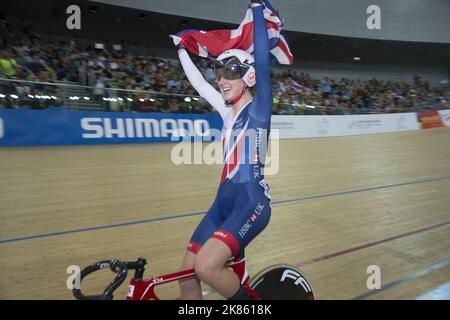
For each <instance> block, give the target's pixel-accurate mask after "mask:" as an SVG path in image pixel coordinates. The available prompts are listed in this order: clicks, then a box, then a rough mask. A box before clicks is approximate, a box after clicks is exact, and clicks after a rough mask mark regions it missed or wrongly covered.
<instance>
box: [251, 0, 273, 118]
mask: <svg viewBox="0 0 450 320" xmlns="http://www.w3.org/2000/svg"><path fill="white" fill-rule="evenodd" d="M252 2H253V3H252V12H253V25H254V36H253V42H254V51H253V52H254V55H255V71H256V103H255V104H253V106H254V110H250V112H251V114H252V115H253V116H254V117H256V118H257V119H259V120H270V117H271V114H272V109H273V97H272V81H271V79H270V55H269V53H270V47H269V35H268V33H267V29H266V26H265V23H266V22H265V19H264V14H263V8H264V7H263V5H261V4H260V3H257V2H256V1H252Z"/></svg>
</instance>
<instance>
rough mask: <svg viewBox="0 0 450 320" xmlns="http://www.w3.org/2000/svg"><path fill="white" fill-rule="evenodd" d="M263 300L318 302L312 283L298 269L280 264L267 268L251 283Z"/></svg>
mask: <svg viewBox="0 0 450 320" xmlns="http://www.w3.org/2000/svg"><path fill="white" fill-rule="evenodd" d="M250 287H251V288H252V289H253V290H254V291H255V292H256V293H257V294H258V295H259V296H260V297H261V299H263V300H316V296H315V294H314V291H313V288H312V286H311V283H310V282H309V280H308V278H306V276H305V275H304V274H303V272H302V271H301V270H300V269H298V268H297V267H294V266H290V265H286V264H280V265H274V266H271V267H267V268H266V269H264V270H262V271H260V272H259V273H258V274H256V276H254V277H253V279H251V281H250Z"/></svg>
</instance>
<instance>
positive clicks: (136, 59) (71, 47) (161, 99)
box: [0, 20, 450, 114]
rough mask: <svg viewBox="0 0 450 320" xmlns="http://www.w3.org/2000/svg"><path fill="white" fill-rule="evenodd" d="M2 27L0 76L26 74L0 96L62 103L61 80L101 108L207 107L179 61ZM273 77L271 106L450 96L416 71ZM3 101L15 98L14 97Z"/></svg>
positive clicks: (370, 106) (286, 110) (410, 105)
mask: <svg viewBox="0 0 450 320" xmlns="http://www.w3.org/2000/svg"><path fill="white" fill-rule="evenodd" d="M0 35H1V39H0V77H3V78H9V79H14V80H26V81H30V82H27V83H23V82H6V81H0V90H1V91H2V96H0V97H3V96H5V97H6V98H8V97H10V96H11V94H12V95H13V96H18V97H23V99H21V103H22V105H28V106H32V107H33V106H34V107H37V108H45V107H48V106H49V105H64V103H65V102H66V101H63V97H62V94H61V90H60V89H59V88H60V87H61V86H56V85H55V86H53V85H51V83H52V82H58V83H61V82H67V83H74V84H80V85H84V86H88V87H90V89H89V93H90V98H89V99H91V98H92V102H93V103H97V104H98V105H99V106H102V107H103V108H105V109H106V110H114V111H120V110H122V111H137V112H165V113H174V112H183V113H211V112H213V111H212V110H211V108H210V106H208V104H207V103H205V101H203V100H202V99H198V98H196V97H195V96H196V95H197V93H196V92H195V91H194V89H193V88H192V86H191V85H190V83H189V82H188V80H187V79H186V77H185V75H184V72H183V70H182V69H181V67H180V65H179V63H178V62H177V61H173V60H169V59H160V58H157V57H155V56H138V55H133V54H132V53H131V52H126V51H122V50H120V51H117V50H106V49H95V48H94V47H90V46H88V47H86V48H81V47H79V46H77V45H76V44H75V42H74V41H70V42H69V43H61V44H58V45H52V44H48V43H46V42H45V41H43V40H42V39H40V38H39V37H38V36H35V35H33V34H32V33H31V32H29V30H27V29H26V28H22V29H15V28H13V27H12V26H10V25H8V24H7V23H6V21H5V20H2V21H1V22H0ZM195 62H196V64H197V65H198V66H199V68H200V69H201V70H202V72H203V74H204V76H205V78H206V79H207V80H208V81H211V83H213V84H214V78H215V75H214V71H213V68H212V65H211V62H208V61H206V60H204V59H197V58H196V59H195ZM272 82H273V95H274V113H276V114H352V113H389V112H412V111H420V110H424V109H442V108H446V107H449V102H450V90H449V87H448V85H447V86H441V87H439V88H436V87H431V86H430V85H429V83H428V82H427V81H424V80H422V79H421V78H420V75H417V74H414V78H413V84H406V83H398V82H391V81H384V80H377V79H372V80H368V81H362V80H350V79H347V78H341V79H336V80H335V79H331V78H329V77H324V78H323V79H314V78H312V77H311V76H310V75H309V74H308V73H299V72H297V71H292V70H290V69H289V70H287V71H284V72H278V73H273V74H272ZM43 83H45V84H43ZM112 88H114V89H117V90H112ZM36 96H38V97H43V96H47V97H48V99H35V97H36ZM30 97H32V98H30ZM6 98H5V99H4V100H5V101H6ZM112 100H114V103H112V102H111V101H112ZM8 101H9V104H10V105H14V99H13V100H11V99H9V100H8ZM39 101H41V102H39ZM42 101H43V102H42ZM3 104H5V103H4V102H3ZM0 105H2V100H1V99H0Z"/></svg>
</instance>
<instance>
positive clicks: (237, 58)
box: [215, 49, 256, 87]
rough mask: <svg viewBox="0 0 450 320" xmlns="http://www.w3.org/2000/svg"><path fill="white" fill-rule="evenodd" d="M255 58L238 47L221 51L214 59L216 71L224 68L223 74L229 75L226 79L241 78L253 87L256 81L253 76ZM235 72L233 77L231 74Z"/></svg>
mask: <svg viewBox="0 0 450 320" xmlns="http://www.w3.org/2000/svg"><path fill="white" fill-rule="evenodd" d="M254 65H255V59H254V58H253V56H252V55H251V54H250V53H248V52H247V51H244V50H240V49H231V50H227V51H225V52H223V53H222V54H221V55H219V56H218V57H217V59H216V63H215V68H216V72H217V71H218V70H220V69H225V70H227V71H229V72H224V73H223V75H224V77H225V78H226V76H227V75H228V76H230V77H231V78H228V80H233V79H242V81H244V83H245V84H246V85H247V86H248V87H253V86H254V85H255V83H256V78H255V67H254ZM233 73H234V74H235V76H234V77H233V76H232V74H233Z"/></svg>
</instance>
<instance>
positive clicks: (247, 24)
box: [171, 0, 294, 64]
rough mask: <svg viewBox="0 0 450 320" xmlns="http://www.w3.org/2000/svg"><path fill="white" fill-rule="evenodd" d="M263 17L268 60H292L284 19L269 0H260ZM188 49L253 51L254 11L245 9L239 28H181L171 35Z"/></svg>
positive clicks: (216, 53) (206, 52) (201, 51)
mask: <svg viewBox="0 0 450 320" xmlns="http://www.w3.org/2000/svg"><path fill="white" fill-rule="evenodd" d="M261 3H262V4H263V6H264V18H265V20H266V29H267V33H268V35H269V40H270V54H271V62H272V63H273V64H292V62H293V61H294V57H293V55H292V53H291V51H290V49H289V44H288V39H287V37H286V36H285V35H284V33H283V30H282V29H283V20H282V19H281V17H280V15H279V14H278V11H276V9H275V8H274V7H273V6H272V5H271V4H270V2H269V1H268V0H262V1H261ZM171 37H172V38H173V39H174V42H175V44H176V45H178V44H180V45H182V46H184V47H185V48H186V50H188V51H189V52H191V53H193V54H196V55H198V56H200V57H204V58H206V57H217V56H219V55H220V54H221V53H223V52H224V51H226V50H229V49H241V50H245V51H247V52H249V53H250V54H253V13H252V10H251V7H249V8H248V9H247V12H246V14H245V17H244V20H243V21H242V22H241V24H240V25H239V28H237V29H233V30H225V29H222V30H212V31H203V30H184V31H182V32H180V33H178V34H177V35H176V36H173V35H172V36H171Z"/></svg>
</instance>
